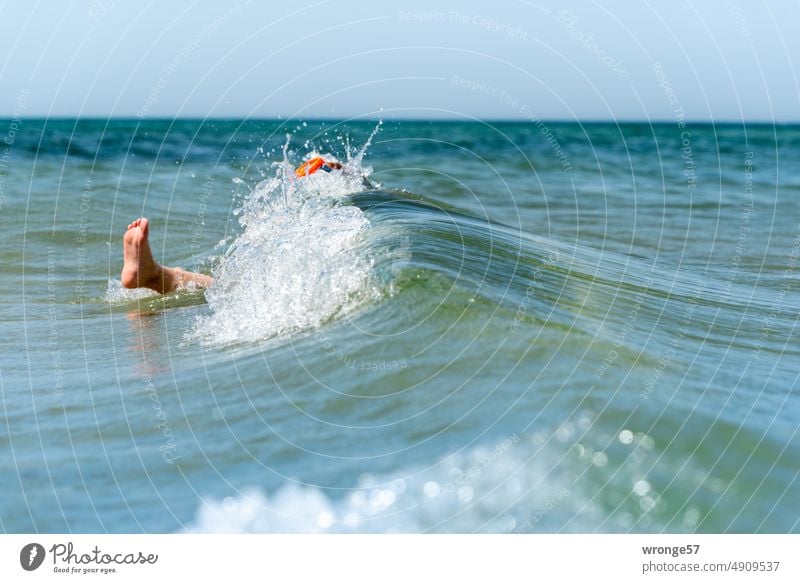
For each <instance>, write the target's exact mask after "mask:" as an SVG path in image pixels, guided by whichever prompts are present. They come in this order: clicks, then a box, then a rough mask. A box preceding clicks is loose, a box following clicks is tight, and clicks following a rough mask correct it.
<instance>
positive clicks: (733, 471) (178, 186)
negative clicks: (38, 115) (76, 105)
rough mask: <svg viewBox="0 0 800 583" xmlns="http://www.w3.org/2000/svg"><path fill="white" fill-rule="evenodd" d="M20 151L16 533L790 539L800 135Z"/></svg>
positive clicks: (32, 139) (110, 139) (91, 142)
mask: <svg viewBox="0 0 800 583" xmlns="http://www.w3.org/2000/svg"><path fill="white" fill-rule="evenodd" d="M0 140H2V143H0V232H2V245H1V246H0V269H1V270H2V273H1V274H0V343H2V350H1V351H0V476H2V491H0V530H2V531H3V532H15V533H90V532H97V533H106V532H109V533H141V532H145V533H198V532H211V533H220V532H236V533H238V532H300V533H310V532H345V533H348V532H363V533H387V532H401V533H428V532H444V533H473V532H488V533H537V532H546V533H574V532H580V533H595V532H606V533H627V532H646V533H662V532H673V533H683V532H699V533H721V532H735V533H754V532H755V533H790V532H793V533H796V532H800V477H799V476H798V474H799V473H800V431H798V428H799V427H800V388H799V385H798V375H800V342H798V341H799V340H800V332H798V330H797V326H798V314H800V294H799V293H798V291H799V290H800V165H798V162H797V161H798V159H800V126H794V125H773V124H750V123H725V124H721V123H716V124H712V123H687V122H685V121H682V120H681V121H666V122H659V123H655V122H653V123H649V122H642V123H613V122H604V123H599V122H586V123H580V122H556V121H552V122H551V121H545V120H538V119H533V120H525V121H498V122H488V121H474V120H472V121H403V120H400V121H398V120H391V119H385V120H382V121H381V120H349V121H342V120H294V119H292V120H282V119H274V120H234V119H230V120H229V119H226V120H217V119H178V120H170V119H163V120H160V119H155V120H151V119H33V118H30V119H29V118H19V117H15V118H13V119H12V118H8V119H0ZM317 155H319V156H323V157H325V158H327V159H329V160H337V161H339V162H340V163H342V164H343V169H342V170H334V171H332V172H324V171H322V170H321V171H318V172H317V173H315V174H312V175H309V176H307V177H304V178H298V177H297V176H296V175H295V173H294V168H295V167H296V166H297V165H299V164H301V163H302V162H303V161H304V160H307V159H309V158H310V157H312V156H317ZM138 217H147V218H148V219H149V220H150V243H151V245H152V249H153V253H154V255H155V256H156V258H157V259H158V260H159V261H161V262H163V263H164V264H165V265H168V266H178V267H181V268H183V269H186V270H192V271H199V272H202V273H206V274H209V275H212V276H213V277H214V278H215V279H214V283H213V284H212V285H211V287H209V288H208V289H206V290H198V289H192V290H187V291H182V292H177V293H173V294H168V295H166V296H159V295H158V294H155V293H154V292H150V291H149V290H141V289H139V290H127V289H124V288H123V287H122V286H121V285H120V283H119V273H120V269H121V267H122V237H123V234H124V233H125V229H126V227H127V225H128V224H129V223H130V222H131V221H132V220H134V219H136V218H138Z"/></svg>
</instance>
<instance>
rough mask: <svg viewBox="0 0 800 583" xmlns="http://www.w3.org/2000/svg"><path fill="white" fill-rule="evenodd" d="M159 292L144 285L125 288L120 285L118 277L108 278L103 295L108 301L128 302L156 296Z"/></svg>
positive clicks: (114, 302)
mask: <svg viewBox="0 0 800 583" xmlns="http://www.w3.org/2000/svg"><path fill="white" fill-rule="evenodd" d="M158 295H159V294H157V293H156V292H154V291H152V290H149V289H147V288H144V287H140V288H136V289H127V288H124V287H122V282H121V281H120V280H118V279H109V280H108V286H107V287H106V293H105V295H104V296H103V298H104V299H105V301H107V302H109V303H113V304H116V303H128V302H134V301H136V300H143V299H147V298H152V297H158Z"/></svg>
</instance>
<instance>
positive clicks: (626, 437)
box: [619, 429, 633, 445]
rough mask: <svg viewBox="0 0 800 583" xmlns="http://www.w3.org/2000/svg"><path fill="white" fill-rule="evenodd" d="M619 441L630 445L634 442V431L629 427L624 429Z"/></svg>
mask: <svg viewBox="0 0 800 583" xmlns="http://www.w3.org/2000/svg"><path fill="white" fill-rule="evenodd" d="M619 442H620V443H621V444H622V445H629V444H631V443H633V432H632V431H630V430H629V429H623V430H622V431H620V432H619Z"/></svg>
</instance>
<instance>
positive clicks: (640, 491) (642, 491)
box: [633, 480, 650, 496]
mask: <svg viewBox="0 0 800 583" xmlns="http://www.w3.org/2000/svg"><path fill="white" fill-rule="evenodd" d="M649 491H650V484H649V483H648V482H647V480H639V481H638V482H636V483H635V484H634V485H633V493H634V494H636V495H637V496H644V495H646V494H647V493H648V492H649Z"/></svg>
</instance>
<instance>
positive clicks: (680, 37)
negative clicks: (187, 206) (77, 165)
mask: <svg viewBox="0 0 800 583" xmlns="http://www.w3.org/2000/svg"><path fill="white" fill-rule="evenodd" d="M798 23H800V2H799V1H797V0H794V1H789V0H775V1H770V2H767V1H765V0H751V1H748V2H744V0H736V1H730V2H729V1H726V0H718V1H712V0H704V1H700V0H698V1H695V2H689V1H686V0H674V1H670V2H666V1H661V2H656V1H655V0H644V1H640V2H638V1H637V2H632V1H630V0H628V1H622V0H609V1H603V2H589V1H584V2H549V1H538V2H533V1H527V0H496V1H494V2H488V1H485V0H484V1H480V2H477V1H472V0H466V1H461V2H456V1H450V2H447V1H437V0H433V1H430V0H428V1H422V0H411V1H405V0H400V1H396V2H378V1H374V2H371V3H367V2H355V1H349V0H337V1H335V2H334V1H320V2H304V1H299V2H283V3H276V2H268V1H258V0H240V1H239V2H226V3H222V2H218V1H217V2H213V1H205V0H198V1H194V2H188V1H185V2H177V1H176V2H155V1H154V0H153V1H149V2H147V1H136V2H134V1H130V0H125V1H123V0H93V1H73V2H68V1H64V0H41V1H38V2H36V1H30V2H9V1H6V2H3V3H2V4H0V54H2V55H3V57H4V58H3V60H2V61H1V62H2V64H1V65H0V87H2V91H0V116H5V117H12V116H15V115H17V116H27V117H53V116H58V117H75V116H85V117H107V116H113V117H138V118H142V119H147V118H159V117H199V118H204V117H238V118H273V117H279V116H280V117H284V118H297V119H315V118H383V119H392V118H397V119H402V118H448V119H472V118H478V119H492V120H498V119H560V120H573V119H580V120H643V119H650V120H676V119H677V120H680V119H684V118H685V119H686V120H714V121H739V120H749V121H778V122H797V121H800V115H798V113H799V112H800V75H798V66H800V34H797V30H796V27H797V25H798Z"/></svg>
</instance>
